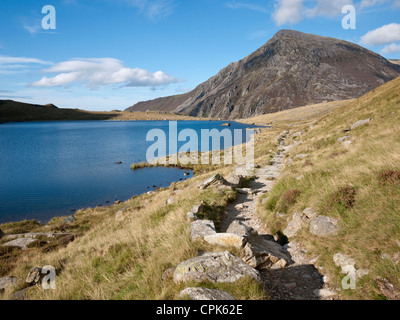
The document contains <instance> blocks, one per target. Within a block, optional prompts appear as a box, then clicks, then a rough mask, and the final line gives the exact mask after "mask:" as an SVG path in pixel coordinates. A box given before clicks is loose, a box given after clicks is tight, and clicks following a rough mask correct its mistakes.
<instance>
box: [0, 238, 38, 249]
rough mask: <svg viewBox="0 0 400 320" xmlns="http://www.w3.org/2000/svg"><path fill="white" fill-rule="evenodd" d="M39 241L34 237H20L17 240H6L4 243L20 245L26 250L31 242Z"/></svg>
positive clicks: (7, 245)
mask: <svg viewBox="0 0 400 320" xmlns="http://www.w3.org/2000/svg"><path fill="white" fill-rule="evenodd" d="M35 241H37V240H36V239H33V238H18V239H15V240H11V241H9V242H6V243H4V244H3V246H4V247H19V248H21V249H22V250H25V249H27V248H28V245H30V244H31V243H33V242H35Z"/></svg>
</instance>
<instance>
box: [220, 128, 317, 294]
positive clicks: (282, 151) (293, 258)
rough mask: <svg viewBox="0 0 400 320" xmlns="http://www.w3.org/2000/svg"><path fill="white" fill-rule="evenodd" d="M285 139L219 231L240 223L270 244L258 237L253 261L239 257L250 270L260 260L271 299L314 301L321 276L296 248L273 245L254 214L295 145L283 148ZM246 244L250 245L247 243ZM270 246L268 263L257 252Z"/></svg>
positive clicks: (283, 136)
mask: <svg viewBox="0 0 400 320" xmlns="http://www.w3.org/2000/svg"><path fill="white" fill-rule="evenodd" d="M288 135H289V132H288V131H285V132H283V133H282V134H281V135H280V137H279V138H278V142H279V144H280V146H279V147H278V153H276V154H275V155H274V156H273V157H272V159H271V160H270V161H269V164H268V165H265V166H263V167H261V168H259V169H257V170H256V172H255V175H256V178H255V180H254V181H252V183H251V189H252V190H253V193H251V194H238V196H237V199H236V201H235V202H233V203H232V204H230V205H228V206H227V208H226V210H225V217H224V219H223V221H222V224H221V229H222V231H223V232H228V230H232V229H234V228H233V226H236V225H238V224H239V223H240V224H243V225H244V227H243V228H246V227H247V228H251V229H253V231H254V232H255V233H256V234H257V233H258V234H259V235H261V237H264V238H267V239H268V238H269V240H272V241H265V244H263V241H262V240H261V239H260V236H259V237H258V238H257V239H258V241H256V242H255V245H253V247H257V251H256V252H255V253H254V252H253V254H254V257H252V258H249V257H250V256H251V254H249V255H248V256H249V257H246V255H245V256H244V257H243V258H244V259H246V258H248V262H252V263H253V266H254V263H255V262H254V261H255V260H259V259H261V265H258V268H260V274H261V277H262V280H263V285H264V288H265V289H266V290H267V292H268V294H269V295H270V297H271V299H273V300H317V299H321V292H322V291H323V290H322V288H323V284H324V282H323V277H322V275H321V274H320V273H319V272H318V270H317V269H316V268H315V266H314V265H313V264H312V263H311V262H310V261H308V259H307V258H306V256H305V254H304V252H303V251H302V249H301V248H300V246H298V245H297V244H288V245H285V246H284V247H281V246H280V245H279V244H277V243H275V242H273V237H272V236H271V235H268V228H267V226H266V225H265V224H264V223H263V222H262V221H261V219H260V217H259V216H258V213H257V205H258V203H259V199H260V197H261V196H262V195H264V194H266V193H268V192H270V191H271V190H272V188H273V186H274V184H275V181H276V179H278V178H279V176H280V174H281V172H282V170H283V168H284V161H285V157H286V155H287V153H288V152H289V151H290V150H292V149H293V148H294V147H295V145H289V146H286V138H287V136H288ZM296 144H297V143H296ZM271 238H272V239H271ZM248 243H251V241H249V242H248ZM275 245H276V246H275ZM263 246H265V248H263ZM271 246H272V247H275V248H274V249H275V250H272V251H273V252H275V254H274V255H273V256H272V260H269V259H268V258H269V257H268V254H264V255H259V253H260V252H261V253H263V252H262V251H263V249H264V250H265V252H266V253H271ZM282 251H283V252H282ZM286 255H287V256H289V257H290V259H289V260H288V259H286V258H285V256H286ZM276 258H282V259H281V260H279V261H278V262H277V263H275V264H272V263H270V261H273V262H274V261H275V260H274V259H276ZM262 261H264V262H262ZM257 263H258V262H257ZM262 263H264V264H267V267H266V268H264V267H263V265H262Z"/></svg>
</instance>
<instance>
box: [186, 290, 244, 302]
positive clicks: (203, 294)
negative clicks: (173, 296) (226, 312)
mask: <svg viewBox="0 0 400 320" xmlns="http://www.w3.org/2000/svg"><path fill="white" fill-rule="evenodd" d="M179 296H180V297H181V298H185V297H189V298H190V299H191V300H197V301H205V300H214V301H215V300H217V301H218V300H236V299H235V298H234V297H232V296H231V295H230V294H229V293H227V292H225V291H221V290H216V289H208V288H186V289H184V290H182V291H181V292H180V294H179Z"/></svg>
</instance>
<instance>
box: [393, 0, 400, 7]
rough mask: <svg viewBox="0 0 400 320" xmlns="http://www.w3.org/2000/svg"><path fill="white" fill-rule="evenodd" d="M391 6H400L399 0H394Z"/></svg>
mask: <svg viewBox="0 0 400 320" xmlns="http://www.w3.org/2000/svg"><path fill="white" fill-rule="evenodd" d="M393 7H395V8H400V0H395V1H394V3H393Z"/></svg>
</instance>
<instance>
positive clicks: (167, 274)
mask: <svg viewBox="0 0 400 320" xmlns="http://www.w3.org/2000/svg"><path fill="white" fill-rule="evenodd" d="M175 268H176V267H171V268H168V269H167V270H165V271H164V273H163V274H162V276H161V279H162V280H163V281H166V280H169V279H172V278H173V277H174V272H175Z"/></svg>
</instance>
